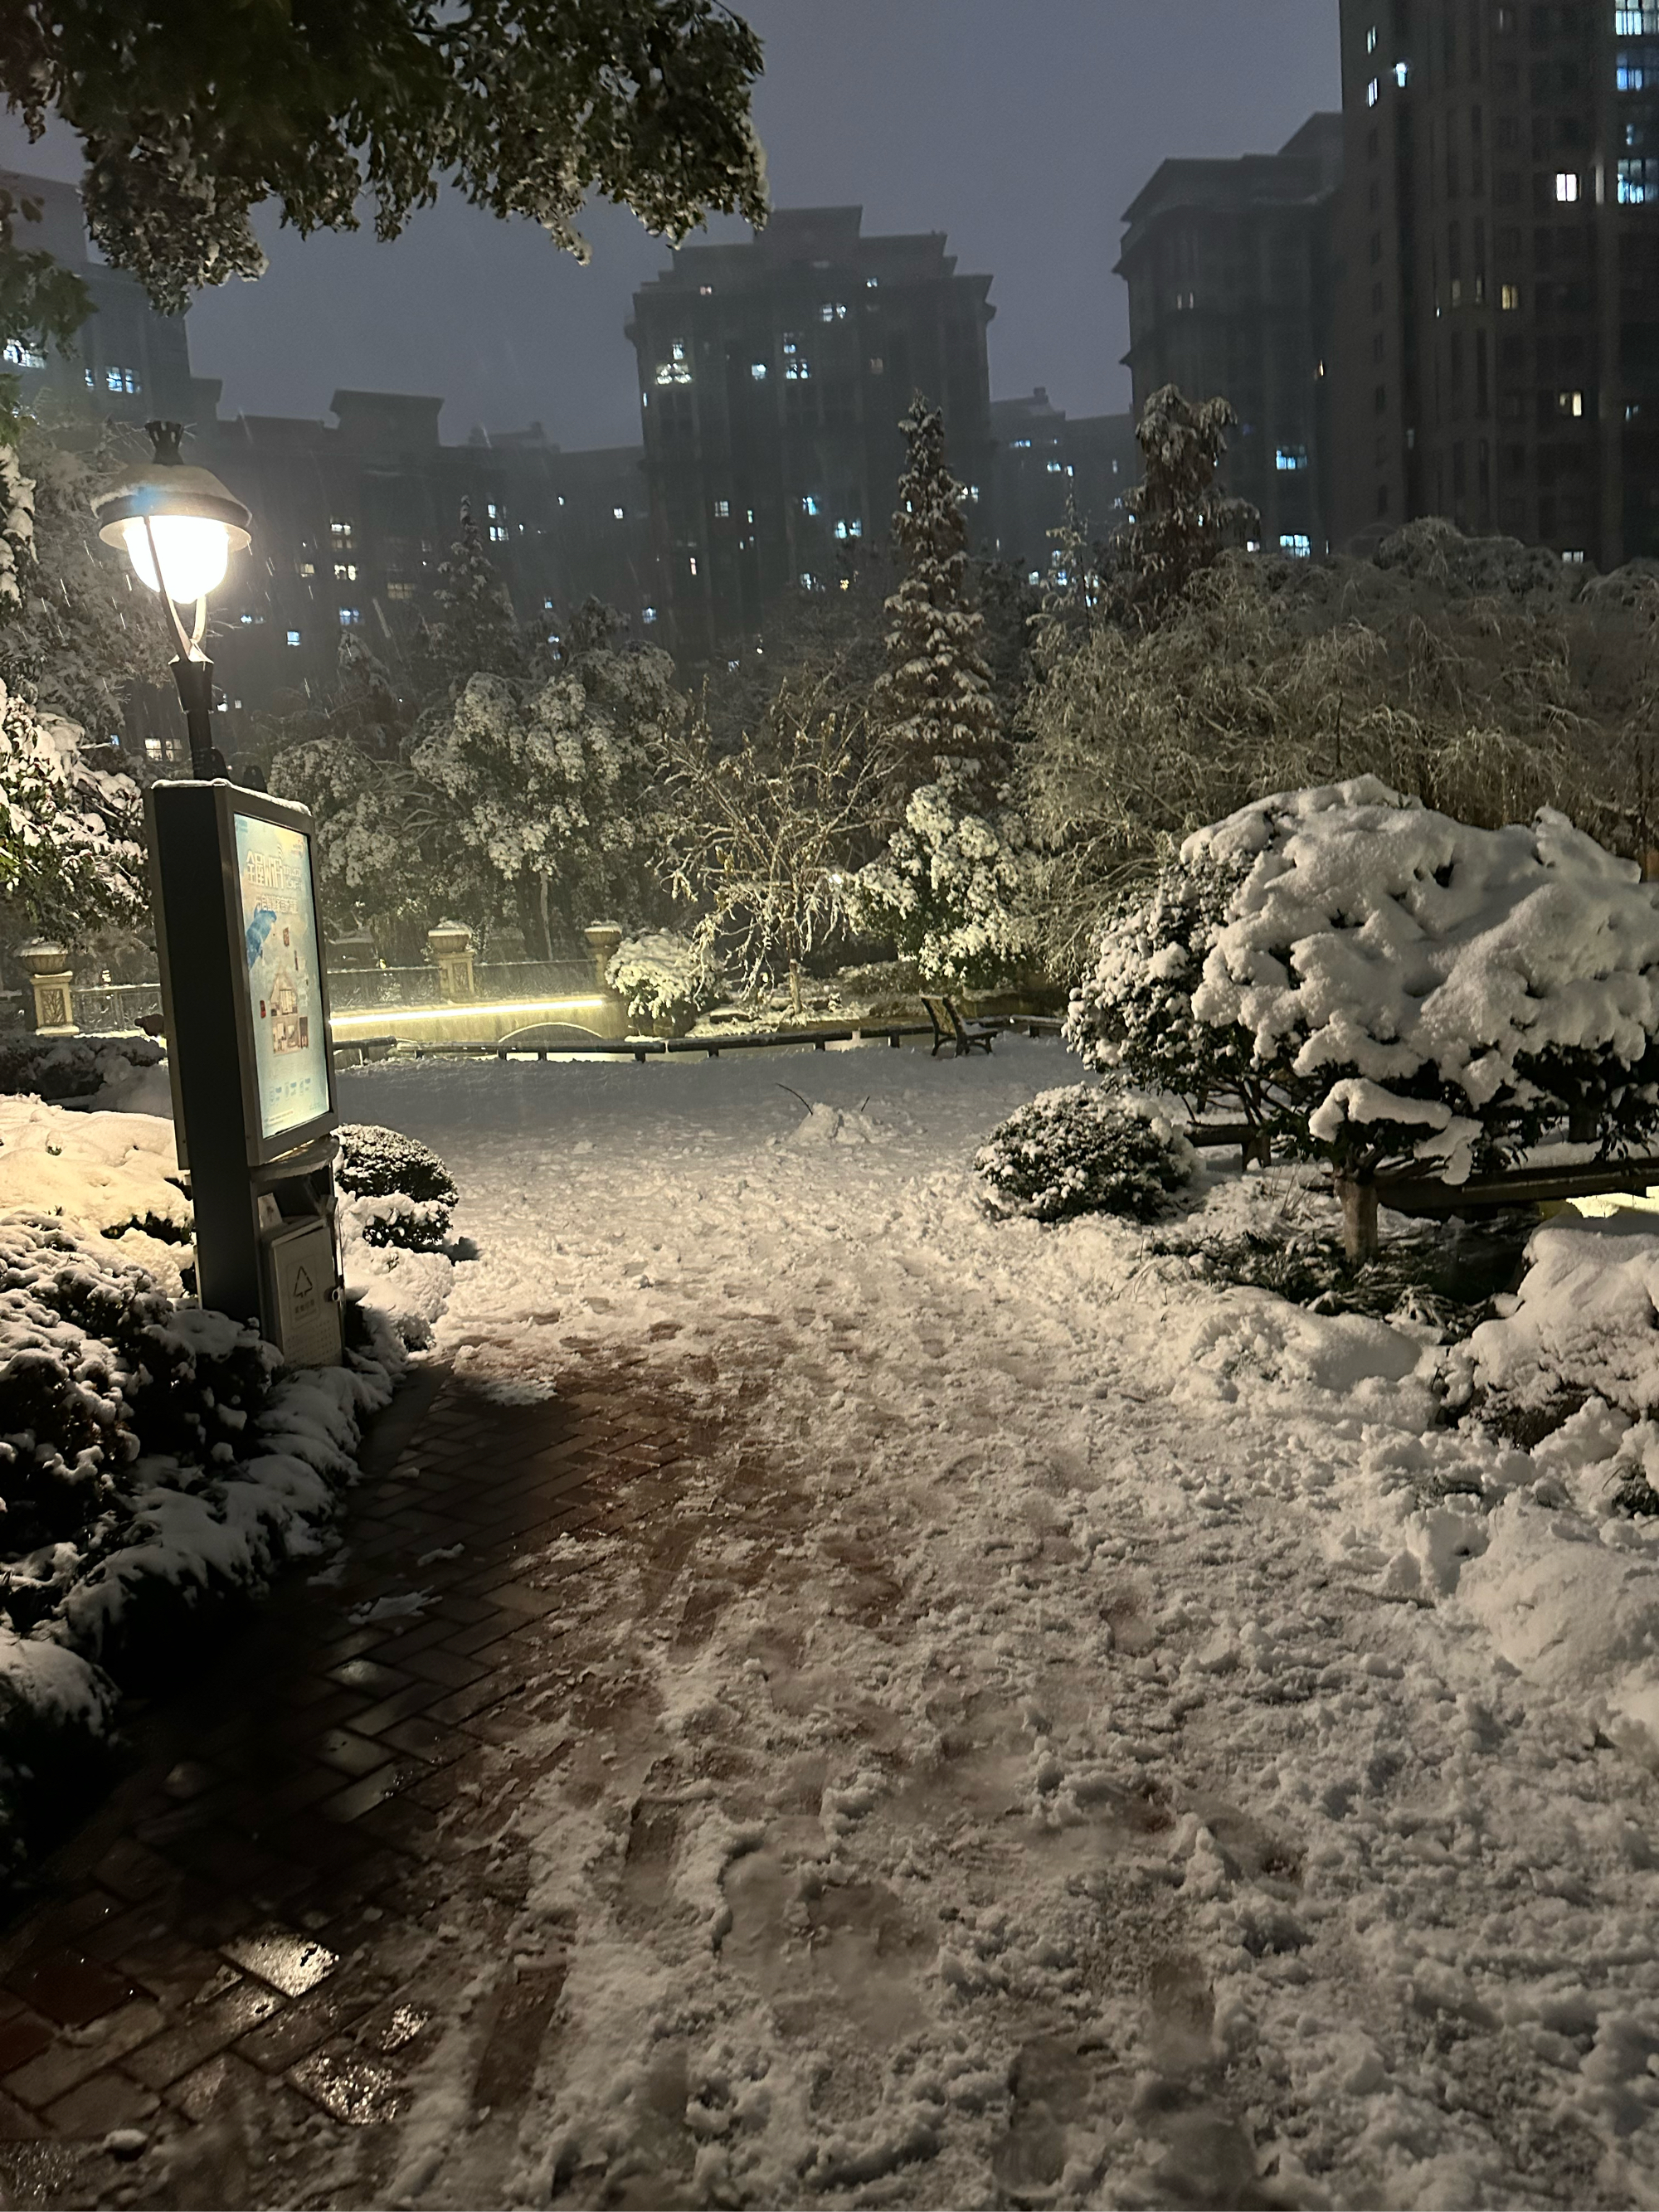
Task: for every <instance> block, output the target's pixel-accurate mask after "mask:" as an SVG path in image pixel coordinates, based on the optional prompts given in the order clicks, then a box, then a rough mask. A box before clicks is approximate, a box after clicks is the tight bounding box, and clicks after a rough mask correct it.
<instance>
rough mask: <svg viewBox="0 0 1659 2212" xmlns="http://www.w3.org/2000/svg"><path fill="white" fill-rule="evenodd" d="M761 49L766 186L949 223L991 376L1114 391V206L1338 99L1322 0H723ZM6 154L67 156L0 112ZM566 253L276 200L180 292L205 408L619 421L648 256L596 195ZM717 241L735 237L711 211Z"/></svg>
mask: <svg viewBox="0 0 1659 2212" xmlns="http://www.w3.org/2000/svg"><path fill="white" fill-rule="evenodd" d="M737 4H738V12H739V13H741V14H743V15H746V16H747V17H748V18H749V20H750V21H751V22H752V23H753V25H754V26H755V28H756V29H757V31H758V32H759V33H760V34H761V36H762V38H763V40H764V41H765V46H766V75H765V77H764V78H763V81H762V82H761V84H760V86H759V88H758V90H757V97H756V119H757V125H758V126H759V130H760V134H761V137H762V140H763V143H764V144H765V147H766V150H767V158H768V162H769V171H770V176H771V184H772V197H773V201H774V204H776V205H779V206H809V205H823V204H850V203H860V204H862V205H863V208H864V211H865V216H864V222H865V228H866V231H882V230H885V231H921V230H944V231H946V232H948V234H949V237H950V244H951V250H952V251H953V252H955V253H956V254H957V267H958V268H959V269H962V270H969V271H975V272H980V273H983V272H985V271H987V270H988V271H989V272H990V273H991V275H992V276H993V277H994V280H995V281H994V284H993V287H992V291H991V298H992V301H993V302H994V305H995V307H996V309H997V314H996V319H995V321H994V323H993V324H992V325H991V331H990V349H991V386H992V391H993V393H994V395H995V396H996V397H997V398H1006V397H1011V396H1012V395H1014V394H1017V393H1019V392H1029V391H1030V390H1031V388H1032V387H1033V386H1036V385H1039V384H1041V385H1045V386H1047V387H1048V394H1049V397H1050V398H1052V399H1053V400H1054V403H1055V404H1057V405H1059V406H1061V407H1064V408H1065V409H1066V410H1067V411H1068V413H1072V414H1096V413H1101V412H1104V411H1107V410H1115V409H1119V408H1122V407H1127V404H1128V379H1127V372H1126V371H1125V370H1124V369H1123V368H1121V367H1120V365H1119V361H1120V356H1121V354H1122V353H1123V350H1124V349H1125V347H1126V346H1127V343H1128V328H1127V302H1126V299H1125V294H1124V288H1123V284H1122V282H1121V279H1120V278H1118V277H1116V276H1113V275H1112V273H1111V272H1112V264H1113V263H1114V261H1115V259H1116V256H1117V242H1118V239H1119V237H1120V235H1121V224H1120V221H1119V218H1120V216H1121V214H1122V211H1123V210H1124V209H1125V208H1126V207H1127V205H1128V204H1129V202H1130V200H1131V199H1133V197H1134V195H1135V193H1136V192H1137V191H1139V189H1140V187H1141V185H1143V184H1144V183H1145V182H1146V179H1147V178H1148V177H1149V176H1150V175H1151V174H1152V171H1153V170H1154V169H1155V168H1156V167H1157V166H1158V162H1159V161H1162V160H1164V159H1165V158H1166V157H1167V156H1169V155H1235V154H1243V153H1266V152H1271V151H1273V149H1276V148H1277V147H1279V146H1280V145H1282V144H1283V143H1284V141H1285V139H1286V138H1288V137H1290V135H1291V132H1292V131H1295V130H1296V129H1297V126H1298V125H1300V124H1301V123H1302V122H1303V121H1304V120H1305V118H1307V116H1308V115H1309V114H1310V113H1311V112H1313V111H1314V110H1315V109H1316V108H1319V107H1335V106H1338V105H1339V103H1340V94H1339V89H1338V75H1337V7H1336V0H748V4H744V0H737ZM0 163H12V164H15V166H16V167H20V168H24V169H30V168H33V169H34V170H35V171H36V172H37V173H52V174H55V175H59V176H70V175H72V174H73V173H74V161H73V149H72V142H70V141H68V140H67V139H65V140H64V141H62V142H60V143H55V144H53V145H52V147H51V148H50V149H49V150H47V151H46V153H44V154H43V152H42V150H41V149H33V150H31V149H28V148H27V142H26V141H24V139H23V137H22V134H21V131H19V130H18V129H17V128H16V127H15V125H13V124H10V123H9V121H6V120H0ZM262 234H263V236H264V243H265V245H266V247H267V250H268V251H269V252H270V257H271V265H270V270H269V271H268V273H267V274H266V275H265V276H264V277H263V278H262V279H261V280H260V281H259V282H258V283H257V284H245V283H231V284H230V285H228V286H227V287H225V288H223V289H221V290H219V291H216V292H213V293H210V294H208V295H205V296H204V298H203V300H202V301H201V303H200V304H199V305H198V306H197V307H194V308H193V309H192V310H191V319H190V328H191V357H192V360H193V361H194V363H195V366H196V369H197V374H200V375H209V376H222V378H223V379H224V381H225V392H224V398H223V401H222V410H223V411H235V410H246V411H248V412H250V413H272V414H300V415H313V416H321V415H322V414H323V413H324V412H325V410H326V408H327V406H328V402H329V398H330V395H331V393H332V392H334V391H335V390H336V389H337V387H338V386H358V387H368V388H373V389H380V390H386V391H394V392H437V393H441V394H443V396H444V398H446V400H447V406H446V408H445V410H444V415H443V422H442V434H443V435H444V436H445V438H446V439H449V440H458V439H462V438H465V436H466V435H467V433H468V431H469V430H470V429H471V428H472V426H473V425H474V424H475V423H482V424H483V425H484V426H485V427H487V428H489V429H492V430H501V429H515V428H522V427H523V426H525V425H526V424H527V423H528V422H531V421H532V420H539V421H540V422H543V423H544V425H545V426H546V430H547V434H548V435H549V436H550V438H553V439H556V441H558V442H559V443H560V444H562V445H564V446H567V447H580V446H595V445H609V444H623V443H626V442H632V441H635V439H636V438H637V436H638V420H639V401H638V397H637V391H636V387H635V380H634V358H633V351H632V349H631V348H630V347H629V345H628V344H627V343H626V341H625V340H624V339H623V324H624V322H625V321H626V320H627V318H628V313H629V299H630V296H631V295H632V293H633V291H634V289H635V287H636V286H637V285H638V284H640V283H641V282H642V281H643V280H645V279H646V278H647V277H649V276H653V274H654V273H655V272H656V271H657V270H659V268H661V267H662V266H663V265H664V264H665V259H666V251H665V247H664V246H663V245H662V244H661V243H660V241H659V240H654V239H653V238H650V237H648V236H647V234H646V233H645V232H644V231H643V230H642V229H641V227H640V225H639V223H638V222H636V221H635V218H634V217H633V216H631V215H629V214H628V213H626V212H624V211H621V210H615V209H611V208H603V207H602V208H598V209H595V210H593V211H592V216H591V219H590V221H589V222H587V224H586V234H587V236H588V238H589V240H590V241H591V243H592V247H593V260H592V264H591V265H590V266H589V267H588V268H586V269H582V268H580V267H578V266H577V265H575V264H574V263H573V262H571V261H569V260H568V258H566V257H564V256H562V255H561V254H559V253H558V252H556V251H555V249H554V248H553V246H551V245H550V243H549V242H548V241H547V240H546V239H545V238H544V236H543V234H541V233H540V232H539V231H538V230H537V229H536V228H534V227H533V226H532V225H531V224H528V223H513V224H507V223H501V222H497V221H495V219H494V218H493V217H491V216H487V215H483V214H480V213H477V212H476V211H474V210H471V209H469V208H467V207H465V205H464V204H461V203H460V202H459V201H458V200H456V199H454V198H453V197H449V196H447V197H446V198H445V199H444V201H443V202H442V203H441V204H440V205H439V206H438V207H437V208H435V209H434V210H430V211H429V212H428V213H427V214H425V215H423V216H419V217H417V218H416V221H415V222H414V223H413V224H412V225H411V226H410V229H409V231H408V232H407V233H406V234H405V235H404V238H403V239H402V240H399V241H398V244H397V245H395V246H379V245H376V244H375V243H374V240H373V237H372V235H370V234H368V233H363V234H358V235H356V236H348V237H332V236H325V237H320V238H317V239H313V240H311V241H310V242H308V243H304V244H302V243H301V241H299V240H297V239H295V237H294V235H293V234H292V233H291V232H289V233H284V232H282V231H280V230H279V229H277V228H276V226H275V224H274V223H272V224H270V225H268V226H265V227H264V228H263V231H262ZM714 234H715V235H717V236H722V235H723V236H739V237H740V236H744V235H746V230H745V227H744V226H743V225H741V224H738V223H736V222H732V221H730V220H729V219H727V220H725V221H722V222H719V223H717V224H716V225H715V227H714Z"/></svg>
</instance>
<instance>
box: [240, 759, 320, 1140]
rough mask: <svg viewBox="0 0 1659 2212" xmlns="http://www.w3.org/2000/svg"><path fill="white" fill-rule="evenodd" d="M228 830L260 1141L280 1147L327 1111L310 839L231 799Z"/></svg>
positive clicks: (305, 1129)
mask: <svg viewBox="0 0 1659 2212" xmlns="http://www.w3.org/2000/svg"><path fill="white" fill-rule="evenodd" d="M239 797H240V794H239ZM231 833H232V836H233V837H234V845H235V870H236V894H237V906H238V919H239V920H240V923H241V933H242V946H243V951H244V953H245V956H246V986H247V988H246V1008H245V1015H244V1018H245V1021H246V1035H247V1036H248V1039H249V1040H250V1042H251V1044H252V1059H253V1094H254V1107H255V1115H256V1118H257V1121H258V1133H259V1141H260V1143H261V1144H262V1145H269V1144H274V1143H276V1140H277V1139H285V1140H286V1141H285V1142H284V1143H283V1146H282V1150H283V1151H285V1152H286V1151H288V1150H289V1149H290V1147H291V1146H294V1145H295V1143H296V1142H302V1141H303V1136H302V1135H296V1132H301V1133H302V1132H306V1131H308V1130H313V1129H314V1128H315V1127H317V1126H318V1125H319V1121H322V1120H323V1119H324V1118H325V1117H328V1116H330V1115H332V1112H333V1097H332V1093H331V1086H330V1083H329V1066H328V1027H327V1020H328V1018H327V1013H326V1010H325V1005H324V993H325V989H326V984H325V981H324V975H323V953H322V945H321V942H320V939H319V933H318V929H317V895H316V890H315V886H314V884H313V881H312V872H311V839H310V837H309V836H307V833H306V832H305V831H304V830H302V829H294V828H292V827H291V826H290V825H289V823H286V822H273V821H271V820H270V817H268V816H266V815H262V814H254V813H251V812H249V811H246V808H245V807H243V806H242V805H240V804H239V803H238V801H237V800H236V799H233V800H232V802H231Z"/></svg>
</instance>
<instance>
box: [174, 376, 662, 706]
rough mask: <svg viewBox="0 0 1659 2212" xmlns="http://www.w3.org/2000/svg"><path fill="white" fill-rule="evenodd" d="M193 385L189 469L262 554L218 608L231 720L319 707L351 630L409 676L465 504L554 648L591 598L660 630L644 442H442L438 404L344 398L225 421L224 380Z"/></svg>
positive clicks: (537, 438)
mask: <svg viewBox="0 0 1659 2212" xmlns="http://www.w3.org/2000/svg"><path fill="white" fill-rule="evenodd" d="M197 389H198V392H201V393H202V395H203V400H202V404H200V405H199V406H198V409H197V413H198V416H199V417H200V422H201V427H200V428H199V429H198V431H197V435H196V436H195V437H194V438H193V439H192V440H191V441H190V442H189V443H188V444H187V446H186V447H185V457H186V459H194V460H198V461H200V462H201V463H203V464H204V465H205V466H206V467H208V468H210V469H212V470H213V471H214V472H215V473H216V475H217V476H219V477H222V479H223V481H224V482H225V483H226V484H227V485H228V487H229V489H231V490H232V491H233V492H234V493H235V494H236V495H237V497H238V498H239V499H240V500H242V501H245V502H246V505H247V506H248V507H250V508H251V509H252V515H253V522H252V534H253V543H252V546H251V547H250V549H249V550H248V551H247V552H246V554H244V555H242V556H240V557H239V558H238V559H237V560H236V561H235V562H234V564H233V566H232V569H231V573H230V576H229V578H228V580H227V582H226V583H225V585H224V586H222V589H221V590H220V591H219V592H217V593H216V595H215V598H214V601H213V621H214V632H215V635H214V639H213V641H212V647H211V649H212V652H213V656H214V661H215V666H216V672H217V680H218V683H219V685H220V687H221V689H222V690H223V692H224V695H225V700H226V705H227V710H228V712H229V713H230V714H232V715H233V716H234V715H236V714H238V713H239V712H241V711H247V710H251V709H252V708H270V707H271V706H272V705H273V704H275V705H278V706H281V705H283V704H285V703H297V702H296V701H295V696H294V695H296V694H298V695H302V696H303V695H310V696H325V695H326V693H327V692H328V690H330V689H331V686H332V684H333V681H334V677H335V671H336V668H337V661H338V656H339V645H340V637H341V635H342V633H343V631H345V630H348V629H349V630H352V631H355V632H356V633H357V634H358V635H361V636H362V639H363V640H364V641H365V642H366V643H367V644H368V646H369V647H371V648H372V649H373V651H374V653H377V654H378V655H379V656H380V658H381V659H384V660H386V662H387V664H388V665H389V666H390V667H391V668H392V671H393V673H394V675H398V676H401V675H402V674H403V672H404V668H405V665H406V661H407V655H408V652H409V648H410V643H411V641H412V640H413V637H414V635H415V631H416V626H417V624H418V623H419V621H420V619H421V617H422V612H423V611H424V610H425V609H426V608H427V607H428V605H429V604H430V598H429V595H430V592H431V588H432V585H433V582H434V580H435V571H436V569H437V567H438V565H439V563H440V562H441V561H443V560H444V559H445V558H446V556H447V553H448V550H449V548H450V546H451V544H453V542H454V540H455V538H456V537H457V535H458V534H459V522H460V512H461V503H462V501H466V503H467V504H468V506H469V507H470V508H471V513H472V517H473V520H474V521H475V522H476V523H477V526H478V530H479V532H480V534H481V536H482V538H483V541H484V550H485V552H486V553H487V555H488V556H489V559H490V560H491V562H494V564H495V567H496V568H498V569H499V571H500V573H501V580H502V581H503V582H504V583H505V584H506V586H507V590H508V592H510V594H511V596H512V599H513V606H514V609H515V610H516V611H517V613H518V615H519V617H520V620H521V621H523V622H525V623H531V624H534V625H535V626H536V627H537V628H538V629H545V630H546V631H547V632H548V633H549V635H555V634H556V632H557V630H558V629H559V626H560V624H561V623H562V622H563V621H564V620H566V619H567V618H568V616H569V614H570V613H571V612H572V611H574V607H575V606H576V605H579V604H580V601H581V600H582V599H585V598H586V597H588V596H589V595H590V594H591V595H592V596H594V597H596V598H599V599H604V600H605V601H606V603H607V604H609V605H612V606H614V607H615V608H616V609H617V612H618V613H619V614H621V615H622V616H623V617H624V619H625V621H626V622H627V623H628V624H629V628H630V629H632V630H633V632H634V634H635V635H647V636H648V635H650V630H649V628H648V623H650V622H653V621H654V620H655V618H656V600H657V597H658V594H657V589H656V584H655V580H654V568H653V556H652V551H651V533H650V520H649V511H648V507H647V500H646V493H645V479H644V475H643V472H642V470H641V454H640V452H639V449H638V448H637V447H619V448H616V449H606V450H604V451H599V452H594V453H562V452H561V451H560V449H559V447H557V446H556V445H553V444H550V442H549V441H548V440H547V439H546V437H545V436H544V435H543V432H542V428H541V425H540V424H539V423H536V424H533V425H532V428H530V429H529V430H528V431H520V432H517V433H513V434H509V435H505V436H498V437H495V438H489V439H486V438H484V437H483V436H482V435H475V437H474V438H472V439H471V440H469V441H467V442H466V443H465V445H459V446H446V445H443V444H441V442H440V441H439V436H438V416H439V413H440V410H441V408H442V405H443V402H442V401H441V399H438V398H419V397H415V396H411V395H410V394H407V393H404V392H336V393H335V395H334V398H333V399H332V401H331V412H332V414H333V416H334V421H333V422H331V423H327V422H314V421H312V420H310V419H308V418H305V417H295V416H271V415H238V416H229V417H227V418H224V419H222V420H221V419H219V418H218V417H217V416H216V409H215V405H214V402H215V401H216V398H217V393H218V386H217V385H216V383H212V382H203V383H201V384H198V386H197ZM285 695H286V697H285ZM235 734H236V731H235V726H234V723H233V725H232V727H231V731H230V735H231V737H232V738H233V739H234V736H235ZM228 749H230V748H228Z"/></svg>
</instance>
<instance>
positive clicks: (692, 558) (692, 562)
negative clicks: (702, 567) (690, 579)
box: [686, 553, 697, 576]
mask: <svg viewBox="0 0 1659 2212" xmlns="http://www.w3.org/2000/svg"><path fill="white" fill-rule="evenodd" d="M686 562H687V565H688V566H689V568H690V571H691V574H693V575H694V576H695V575H696V573H697V556H696V554H695V553H689V554H687V556H686Z"/></svg>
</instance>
